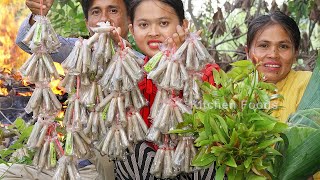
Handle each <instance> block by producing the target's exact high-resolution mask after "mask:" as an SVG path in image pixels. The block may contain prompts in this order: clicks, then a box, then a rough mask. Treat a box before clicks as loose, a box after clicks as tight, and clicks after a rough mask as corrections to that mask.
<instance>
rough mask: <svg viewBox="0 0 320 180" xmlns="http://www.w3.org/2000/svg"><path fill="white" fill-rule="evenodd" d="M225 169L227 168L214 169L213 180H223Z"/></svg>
mask: <svg viewBox="0 0 320 180" xmlns="http://www.w3.org/2000/svg"><path fill="white" fill-rule="evenodd" d="M226 168H227V167H226V165H222V166H220V167H218V168H217V169H216V176H215V177H214V179H215V180H223V178H224V174H225V171H226Z"/></svg>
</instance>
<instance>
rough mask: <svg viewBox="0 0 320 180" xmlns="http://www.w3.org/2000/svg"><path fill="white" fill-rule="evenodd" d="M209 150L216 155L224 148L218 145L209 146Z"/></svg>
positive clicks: (223, 150)
mask: <svg viewBox="0 0 320 180" xmlns="http://www.w3.org/2000/svg"><path fill="white" fill-rule="evenodd" d="M211 152H212V153H213V154H215V155H216V156H219V154H220V153H221V152H225V148H223V147H220V146H212V147H211Z"/></svg>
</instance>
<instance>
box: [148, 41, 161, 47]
mask: <svg viewBox="0 0 320 180" xmlns="http://www.w3.org/2000/svg"><path fill="white" fill-rule="evenodd" d="M149 45H150V46H158V45H159V43H156V42H152V43H149Z"/></svg>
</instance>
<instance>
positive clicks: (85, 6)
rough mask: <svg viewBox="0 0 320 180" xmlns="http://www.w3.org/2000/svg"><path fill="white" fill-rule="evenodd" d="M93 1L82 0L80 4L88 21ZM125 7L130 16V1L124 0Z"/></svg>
mask: <svg viewBox="0 0 320 180" xmlns="http://www.w3.org/2000/svg"><path fill="white" fill-rule="evenodd" d="M92 2H93V1H92V0H81V1H80V4H81V6H82V10H83V13H84V17H85V18H86V19H88V13H89V9H90V7H91V6H92ZM123 2H124V4H125V6H126V10H127V14H129V4H130V0H123Z"/></svg>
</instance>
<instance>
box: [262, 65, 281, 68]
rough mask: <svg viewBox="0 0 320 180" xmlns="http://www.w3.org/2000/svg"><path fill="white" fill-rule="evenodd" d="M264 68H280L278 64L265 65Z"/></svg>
mask: <svg viewBox="0 0 320 180" xmlns="http://www.w3.org/2000/svg"><path fill="white" fill-rule="evenodd" d="M264 66H265V67H272V68H278V67H280V66H279V65H276V64H265V65H264Z"/></svg>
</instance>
